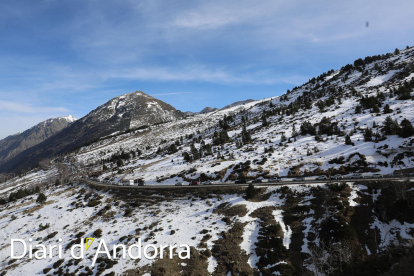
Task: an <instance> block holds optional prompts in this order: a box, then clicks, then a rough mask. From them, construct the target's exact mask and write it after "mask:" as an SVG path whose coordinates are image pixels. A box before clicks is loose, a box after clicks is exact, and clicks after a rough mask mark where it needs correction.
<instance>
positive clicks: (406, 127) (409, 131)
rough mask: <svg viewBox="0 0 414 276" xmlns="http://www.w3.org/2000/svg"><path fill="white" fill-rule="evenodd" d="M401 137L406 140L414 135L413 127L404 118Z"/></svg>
mask: <svg viewBox="0 0 414 276" xmlns="http://www.w3.org/2000/svg"><path fill="white" fill-rule="evenodd" d="M399 135H400V136H401V137H404V138H407V137H410V136H412V135H414V128H413V125H412V124H411V122H410V121H409V120H407V119H406V118H404V119H403V120H402V121H401V129H400V132H399Z"/></svg>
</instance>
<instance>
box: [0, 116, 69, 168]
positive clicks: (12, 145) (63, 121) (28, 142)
mask: <svg viewBox="0 0 414 276" xmlns="http://www.w3.org/2000/svg"><path fill="white" fill-rule="evenodd" d="M74 121H75V118H73V117H72V116H70V115H69V116H66V117H59V118H54V119H48V120H46V121H43V122H41V123H39V124H37V125H35V126H33V127H31V128H30V129H28V130H26V131H24V132H22V133H18V134H14V135H10V136H8V137H6V138H4V139H3V140H0V164H3V163H5V162H7V161H8V160H10V159H12V158H13V157H15V156H16V155H18V154H19V153H21V152H22V151H24V150H26V149H28V148H31V147H33V146H35V145H37V144H39V143H41V142H43V141H44V140H46V139H48V138H49V137H51V136H53V135H55V134H56V133H58V132H59V131H61V130H62V129H64V128H66V127H67V126H68V125H70V124H71V123H73V122H74Z"/></svg>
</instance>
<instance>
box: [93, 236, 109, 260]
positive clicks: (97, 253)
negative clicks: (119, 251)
mask: <svg viewBox="0 0 414 276" xmlns="http://www.w3.org/2000/svg"><path fill="white" fill-rule="evenodd" d="M101 246H103V247H104V250H101ZM101 253H105V254H106V256H107V257H108V259H111V254H110V253H109V250H108V247H107V246H106V243H105V240H103V239H102V240H100V242H99V245H98V250H96V253H95V256H94V257H93V261H92V266H95V262H96V259H97V258H98V255H99V254H101Z"/></svg>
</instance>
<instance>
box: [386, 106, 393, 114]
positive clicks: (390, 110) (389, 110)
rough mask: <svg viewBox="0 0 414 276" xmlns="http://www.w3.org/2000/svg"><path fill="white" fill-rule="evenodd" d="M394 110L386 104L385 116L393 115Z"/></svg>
mask: <svg viewBox="0 0 414 276" xmlns="http://www.w3.org/2000/svg"><path fill="white" fill-rule="evenodd" d="M392 111H393V110H392V109H391V108H390V105H389V104H386V105H385V106H384V114H389V113H392Z"/></svg>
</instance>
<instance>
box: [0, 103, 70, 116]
mask: <svg viewBox="0 0 414 276" xmlns="http://www.w3.org/2000/svg"><path fill="white" fill-rule="evenodd" d="M1 111H11V112H19V113H35V114H39V113H52V112H56V113H58V112H60V113H61V112H69V109H67V108H65V107H51V106H33V105H29V104H22V103H19V102H10V101H0V112H1Z"/></svg>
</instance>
